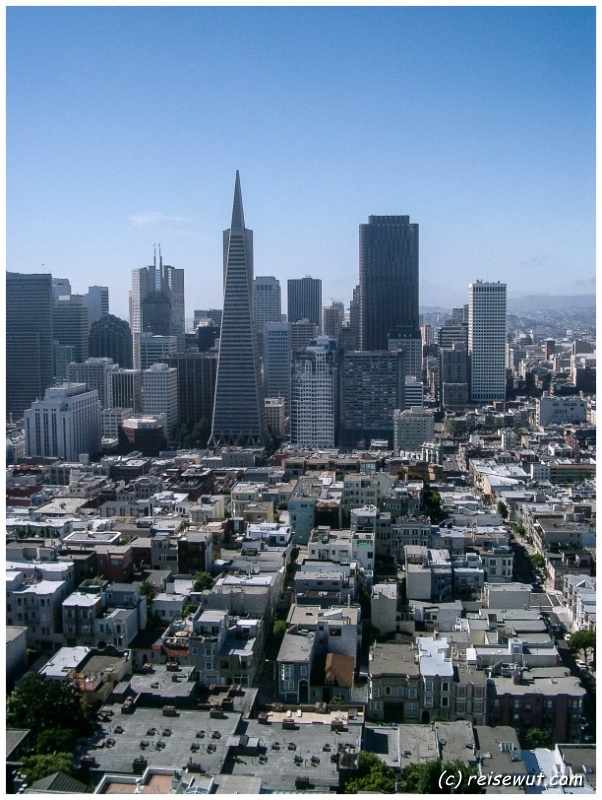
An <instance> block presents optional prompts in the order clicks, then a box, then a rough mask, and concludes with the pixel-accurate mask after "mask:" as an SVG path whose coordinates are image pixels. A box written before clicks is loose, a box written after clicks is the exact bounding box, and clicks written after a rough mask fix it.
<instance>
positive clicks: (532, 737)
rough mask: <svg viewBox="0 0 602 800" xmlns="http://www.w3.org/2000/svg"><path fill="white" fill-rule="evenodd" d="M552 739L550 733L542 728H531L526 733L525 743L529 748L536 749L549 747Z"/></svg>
mask: <svg viewBox="0 0 602 800" xmlns="http://www.w3.org/2000/svg"><path fill="white" fill-rule="evenodd" d="M551 740H552V737H551V736H550V734H549V733H548V732H547V731H544V730H542V728H529V730H528V731H527V733H526V734H525V744H526V745H527V747H528V748H529V750H534V749H535V748H536V747H548V746H549V744H550V742H551Z"/></svg>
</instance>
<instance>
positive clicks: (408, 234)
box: [360, 216, 419, 350]
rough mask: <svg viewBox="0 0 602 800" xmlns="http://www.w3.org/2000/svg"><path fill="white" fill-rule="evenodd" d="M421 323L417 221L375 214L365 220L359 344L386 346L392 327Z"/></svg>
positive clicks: (401, 328)
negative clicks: (419, 311) (419, 317)
mask: <svg viewBox="0 0 602 800" xmlns="http://www.w3.org/2000/svg"><path fill="white" fill-rule="evenodd" d="M418 327H419V321H418V225H417V223H415V222H413V223H410V218H409V217H408V216H370V217H368V224H367V225H365V224H364V225H360V349H361V350H387V349H388V341H387V338H388V335H389V333H392V332H393V331H404V330H405V331H413V330H417V329H418Z"/></svg>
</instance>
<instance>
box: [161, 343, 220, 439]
mask: <svg viewBox="0 0 602 800" xmlns="http://www.w3.org/2000/svg"><path fill="white" fill-rule="evenodd" d="M165 363H166V364H167V365H168V366H170V367H175V368H176V369H177V371H178V424H179V425H182V424H183V423H186V425H187V426H188V428H189V430H190V431H191V432H192V430H193V428H194V426H195V425H196V424H197V423H200V424H201V426H202V428H203V432H204V437H205V440H206V439H208V438H209V434H210V433H211V420H212V419H213V400H214V397H215V378H216V375H217V353H194V352H186V353H176V354H175V355H171V356H168V357H167V358H166V359H165Z"/></svg>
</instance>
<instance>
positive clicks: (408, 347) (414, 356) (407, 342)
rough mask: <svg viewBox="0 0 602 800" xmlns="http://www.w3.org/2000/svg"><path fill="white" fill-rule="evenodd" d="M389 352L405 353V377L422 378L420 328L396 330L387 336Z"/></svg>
mask: <svg viewBox="0 0 602 800" xmlns="http://www.w3.org/2000/svg"><path fill="white" fill-rule="evenodd" d="M388 349H389V350H391V351H392V352H395V350H403V351H404V353H405V371H406V375H413V376H414V377H415V378H421V377H422V335H421V333H420V328H416V329H414V330H412V331H410V330H398V331H394V332H392V333H390V334H389V347H388Z"/></svg>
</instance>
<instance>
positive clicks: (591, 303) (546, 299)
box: [508, 294, 596, 313]
mask: <svg viewBox="0 0 602 800" xmlns="http://www.w3.org/2000/svg"><path fill="white" fill-rule="evenodd" d="M595 307H596V295H595V294H559V295H555V294H530V295H526V296H525V297H509V298H508V311H510V312H514V313H516V312H517V311H561V310H562V309H566V308H595Z"/></svg>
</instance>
